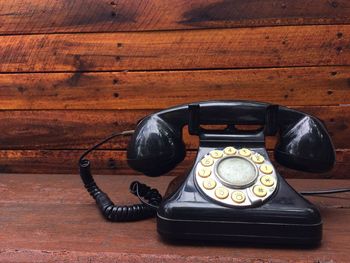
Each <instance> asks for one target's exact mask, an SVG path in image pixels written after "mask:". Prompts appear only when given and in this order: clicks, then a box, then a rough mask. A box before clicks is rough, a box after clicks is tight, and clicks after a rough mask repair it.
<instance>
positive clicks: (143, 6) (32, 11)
mask: <svg viewBox="0 0 350 263" xmlns="http://www.w3.org/2000/svg"><path fill="white" fill-rule="evenodd" d="M349 7H350V5H349V3H348V2H347V1H346V0H337V1H317V0H307V1H303V0H294V1H281V0H266V1H244V0H239V1H229V0H223V1H222V0H196V1H194V0H176V1H172V0H148V1H130V0H118V1H109V0H85V1H83V0H75V1H69V2H68V1H53V0H34V1H33V0H32V1H29V0H13V1H3V2H2V3H1V5H0V23H1V27H0V34H23V33H24V34H25V33H54V32H113V31H143V30H172V29H191V28H213V27H214V28H220V27H251V26H272V25H304V24H345V23H349V22H350V19H349V17H350V12H349Z"/></svg>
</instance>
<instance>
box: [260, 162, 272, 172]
mask: <svg viewBox="0 0 350 263" xmlns="http://www.w3.org/2000/svg"><path fill="white" fill-rule="evenodd" d="M260 171H262V172H263V173H264V174H271V173H272V171H273V168H272V166H271V165H269V164H262V165H261V166H260Z"/></svg>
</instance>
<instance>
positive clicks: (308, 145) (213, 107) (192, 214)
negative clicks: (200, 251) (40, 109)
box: [80, 101, 335, 246]
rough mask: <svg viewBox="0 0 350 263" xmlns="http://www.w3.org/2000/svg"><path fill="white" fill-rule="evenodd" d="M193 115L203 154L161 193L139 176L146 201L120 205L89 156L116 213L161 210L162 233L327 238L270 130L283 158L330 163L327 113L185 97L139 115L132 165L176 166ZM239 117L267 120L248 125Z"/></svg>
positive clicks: (91, 186) (311, 166)
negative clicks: (289, 178)
mask: <svg viewBox="0 0 350 263" xmlns="http://www.w3.org/2000/svg"><path fill="white" fill-rule="evenodd" d="M218 124H220V125H227V126H226V128H224V129H222V130H215V129H214V130H212V129H210V130H209V129H206V128H203V127H202V125H218ZM185 125H188V130H189V133H190V134H192V135H197V136H198V137H199V149H198V153H197V156H196V160H195V162H194V166H193V167H192V168H191V170H190V172H189V173H188V175H187V176H181V177H180V178H177V179H175V180H174V181H173V182H172V183H171V184H170V185H169V188H168V190H167V193H166V195H165V197H164V198H163V199H162V197H161V196H160V194H159V193H158V191H157V190H155V189H151V188H149V187H147V186H145V185H143V184H140V183H138V182H136V183H133V184H132V185H131V191H132V192H133V193H134V194H135V195H137V196H138V197H139V198H140V200H141V201H142V203H141V204H137V205H132V206H118V205H114V203H113V202H112V201H111V200H110V199H109V198H108V196H107V195H106V194H105V193H103V192H102V191H101V190H100V189H99V188H98V187H97V185H96V184H95V182H94V181H93V179H92V175H91V172H90V162H89V161H88V160H86V159H84V158H83V157H84V156H85V155H84V156H82V158H81V160H80V174H81V177H82V179H83V182H84V185H85V187H86V188H87V190H88V191H89V192H90V194H91V195H92V196H93V197H94V198H95V200H96V202H97V205H98V206H99V208H100V211H101V212H102V214H103V215H104V216H105V217H106V218H107V219H108V220H111V221H133V220H138V219H144V218H147V217H152V216H156V218H157V230H158V233H159V234H160V235H161V236H162V237H163V238H164V239H170V240H179V239H180V240H181V239H187V240H202V241H203V240H213V241H230V242H235V243H243V244H244V243H259V244H287V245H311V246H312V245H317V244H319V243H320V241H321V239H322V219H321V215H320V213H319V211H318V209H317V208H316V207H315V206H314V205H313V204H312V203H310V202H309V201H308V200H306V199H305V198H304V197H303V196H302V195H300V194H299V193H298V192H296V191H295V190H294V189H293V188H292V187H291V186H290V185H289V184H288V183H287V182H286V181H285V180H284V178H283V177H282V176H281V175H280V174H279V173H278V171H277V170H276V168H275V167H274V166H273V164H272V163H271V160H270V158H269V155H268V153H267V151H266V149H265V136H274V135H276V134H278V142H277V144H276V147H275V150H274V159H275V161H276V162H278V163H279V164H281V165H283V166H285V167H288V168H292V169H297V170H302V171H308V172H324V171H328V170H330V169H331V168H332V167H333V165H334V162H335V152H334V147H333V144H332V142H331V140H330V137H329V135H328V133H327V130H326V128H325V126H324V125H323V123H322V122H321V121H320V120H318V119H317V118H315V117H313V116H311V115H308V114H306V113H303V112H300V111H296V110H293V109H289V108H287V107H283V106H278V105H271V104H268V103H260V102H251V101H208V102H198V103H192V104H189V105H181V106H177V107H173V108H169V109H166V110H163V111H160V112H157V113H154V114H151V115H149V116H146V117H145V118H143V119H142V120H141V121H139V122H138V124H137V127H136V129H135V131H134V132H133V133H132V138H131V140H130V142H129V145H128V150H127V157H128V163H129V165H130V167H132V168H133V169H135V170H136V171H140V172H142V173H144V174H145V175H148V176H159V175H162V174H164V173H166V172H169V171H170V170H172V169H173V168H174V167H175V166H176V165H177V164H178V163H179V162H181V161H182V160H183V159H184V157H185V154H186V149H185V145H184V142H183V140H182V129H183V127H184V126H185ZM237 125H260V126H259V128H257V129H255V130H241V129H238V126H237ZM114 137H115V136H111V137H110V138H108V139H107V140H109V139H111V138H114ZM107 140H105V141H107ZM105 141H104V142H105ZM104 142H102V143H104ZM99 145H101V143H100V144H98V145H96V147H95V148H97V147H98V146H99ZM90 151H91V150H89V151H87V153H89V152H90ZM145 200H146V201H147V202H146V201H145Z"/></svg>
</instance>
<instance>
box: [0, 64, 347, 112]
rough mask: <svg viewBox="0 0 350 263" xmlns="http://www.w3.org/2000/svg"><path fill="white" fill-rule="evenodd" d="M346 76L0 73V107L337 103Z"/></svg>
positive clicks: (289, 71)
mask: <svg viewBox="0 0 350 263" xmlns="http://www.w3.org/2000/svg"><path fill="white" fill-rule="evenodd" d="M349 80H350V67H306V68H273V69H243V70H215V71H212V70H199V71H170V72H169V71H158V72H157V71H156V72H98V73H52V74H46V73H42V74H41V73H36V74H1V75H0V89H1V90H2V91H3V92H2V94H1V96H0V109H6V110H8V109H154V108H165V107H168V106H169V105H175V104H183V103H189V102H193V101H194V100H198V101H201V100H202V101H204V100H220V99H236V100H238V99H240V100H258V101H266V102H271V103H277V104H283V105H338V104H346V103H349V101H350V95H349V94H350V81H349ZM194 98H195V99H194Z"/></svg>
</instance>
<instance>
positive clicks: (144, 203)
mask: <svg viewBox="0 0 350 263" xmlns="http://www.w3.org/2000/svg"><path fill="white" fill-rule="evenodd" d="M132 133H133V131H124V132H121V133H116V134H113V135H111V136H109V137H108V138H106V139H104V140H102V141H101V142H99V143H97V144H96V145H94V146H93V147H91V148H90V149H88V150H87V151H85V152H84V153H83V154H82V156H81V157H80V159H79V172H80V177H81V179H82V180H83V183H84V186H85V188H86V190H87V191H88V192H89V194H90V195H91V196H92V197H93V198H94V199H95V200H96V204H97V206H98V207H99V209H100V212H101V213H102V215H103V216H104V217H105V218H106V219H107V220H109V221H113V222H123V221H137V220H142V219H146V218H150V217H154V216H155V215H156V212H157V208H158V206H159V205H160V203H161V201H162V196H161V195H160V193H159V192H158V190H157V189H152V188H150V187H149V186H147V185H145V184H142V183H140V182H138V181H134V182H132V183H131V185H130V191H131V193H133V194H134V195H136V196H137V197H138V198H139V199H140V201H141V204H134V205H122V206H120V205H115V204H114V203H113V202H112V201H111V199H110V198H109V197H108V195H107V194H106V193H104V192H103V191H102V190H101V189H100V188H99V187H98V186H97V184H96V182H95V180H94V178H93V177H92V174H91V167H90V161H89V160H87V159H85V156H86V155H88V154H89V153H90V152H92V151H93V150H95V149H97V148H98V147H99V146H101V145H102V144H104V143H106V142H107V141H109V140H111V139H113V138H115V137H117V136H121V135H130V134H132ZM143 199H145V200H143Z"/></svg>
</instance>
